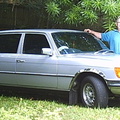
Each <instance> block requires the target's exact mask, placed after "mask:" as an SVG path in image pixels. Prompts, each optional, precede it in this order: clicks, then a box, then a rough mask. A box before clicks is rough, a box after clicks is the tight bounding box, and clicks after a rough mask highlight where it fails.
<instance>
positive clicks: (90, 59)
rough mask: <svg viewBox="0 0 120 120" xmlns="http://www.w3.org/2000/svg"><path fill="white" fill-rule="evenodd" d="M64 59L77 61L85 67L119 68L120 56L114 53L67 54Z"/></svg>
mask: <svg viewBox="0 0 120 120" xmlns="http://www.w3.org/2000/svg"><path fill="white" fill-rule="evenodd" d="M65 56H66V58H69V59H70V61H71V60H75V61H78V62H80V63H82V64H85V65H91V66H103V65H104V66H116V67H120V55H119V54H114V53H107V54H103V53H99V54H95V53H80V54H67V55H65ZM76 63H77V62H76Z"/></svg>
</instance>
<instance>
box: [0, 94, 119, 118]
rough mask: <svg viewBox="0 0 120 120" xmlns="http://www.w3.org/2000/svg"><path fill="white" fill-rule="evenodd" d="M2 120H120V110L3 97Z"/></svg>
mask: <svg viewBox="0 0 120 120" xmlns="http://www.w3.org/2000/svg"><path fill="white" fill-rule="evenodd" d="M118 104H119V103H118ZM0 120H120V108H119V107H107V108H105V109H92V108H84V107H81V106H69V105H67V104H63V103H59V102H57V101H46V100H32V99H25V98H21V97H7V96H1V97H0Z"/></svg>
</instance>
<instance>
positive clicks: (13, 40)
mask: <svg viewBox="0 0 120 120" xmlns="http://www.w3.org/2000/svg"><path fill="white" fill-rule="evenodd" d="M20 38H21V34H14V33H4V34H0V84H2V85H16V84H17V80H16V77H15V68H16V58H17V55H18V54H17V50H18V45H19V41H20Z"/></svg>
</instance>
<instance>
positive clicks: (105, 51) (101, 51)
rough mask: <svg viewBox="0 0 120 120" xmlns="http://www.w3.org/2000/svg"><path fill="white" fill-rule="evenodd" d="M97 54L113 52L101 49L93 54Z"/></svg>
mask: <svg viewBox="0 0 120 120" xmlns="http://www.w3.org/2000/svg"><path fill="white" fill-rule="evenodd" d="M99 53H102V54H106V53H114V52H113V51H112V50H109V49H102V50H98V51H97V52H95V53H94V54H99Z"/></svg>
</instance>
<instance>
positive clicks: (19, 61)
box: [16, 60, 25, 63]
mask: <svg viewBox="0 0 120 120" xmlns="http://www.w3.org/2000/svg"><path fill="white" fill-rule="evenodd" d="M16 62H17V63H24V62H25V60H16Z"/></svg>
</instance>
